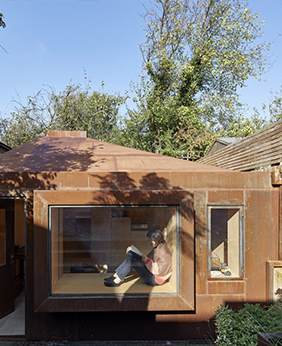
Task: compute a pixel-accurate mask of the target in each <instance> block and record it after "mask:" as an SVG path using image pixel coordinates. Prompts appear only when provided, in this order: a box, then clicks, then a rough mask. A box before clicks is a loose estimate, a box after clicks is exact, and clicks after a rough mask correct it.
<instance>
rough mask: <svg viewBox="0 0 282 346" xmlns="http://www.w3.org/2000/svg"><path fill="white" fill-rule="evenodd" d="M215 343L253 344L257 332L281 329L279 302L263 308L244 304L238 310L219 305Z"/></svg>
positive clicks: (225, 344)
mask: <svg viewBox="0 0 282 346" xmlns="http://www.w3.org/2000/svg"><path fill="white" fill-rule="evenodd" d="M215 324H216V334H217V338H216V341H215V345H220V346H244V345H245V346H255V345H257V333H278V332H281V331H282V309H281V306H280V305H279V304H275V305H271V306H270V307H269V308H263V307H262V306H261V305H259V304H254V305H253V304H245V305H244V307H243V308H242V309H240V310H239V311H237V312H236V311H234V310H232V309H231V308H230V307H228V306H223V305H221V306H220V308H219V309H218V310H217V311H216V321H215Z"/></svg>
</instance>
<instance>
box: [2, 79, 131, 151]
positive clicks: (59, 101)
mask: <svg viewBox="0 0 282 346" xmlns="http://www.w3.org/2000/svg"><path fill="white" fill-rule="evenodd" d="M125 100H126V98H125V97H121V96H120V95H109V94H107V93H105V92H97V91H94V92H92V91H91V88H90V86H89V84H88V86H87V88H86V90H82V89H81V86H80V85H70V86H68V87H67V88H66V89H65V90H64V91H63V92H60V93H58V94H57V93H55V91H54V90H53V89H48V90H46V89H45V90H40V91H39V92H38V93H37V94H36V95H35V96H31V97H28V100H27V105H26V106H24V105H22V104H19V103H16V107H15V111H14V112H12V113H11V114H10V117H5V118H2V119H0V139H1V141H3V142H4V143H6V144H7V145H9V146H10V147H12V148H15V147H17V146H19V145H21V144H23V143H25V142H27V141H29V140H31V139H33V138H36V137H38V136H43V135H45V134H46V132H47V131H48V130H61V131H87V133H88V136H89V137H91V138H95V139H98V140H102V141H107V142H113V141H115V140H116V139H117V137H118V136H119V127H118V120H119V119H118V111H119V108H120V106H121V105H122V104H123V103H124V102H125Z"/></svg>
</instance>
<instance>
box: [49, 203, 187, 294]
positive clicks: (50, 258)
mask: <svg viewBox="0 0 282 346" xmlns="http://www.w3.org/2000/svg"><path fill="white" fill-rule="evenodd" d="M85 207H87V208H138V207H140V208H141V207H143V208H146V207H148V208H166V207H173V208H175V212H176V226H177V230H176V232H177V234H176V292H171V293H169V292H166V293H163V292H162V293H157V292H156V293H154V292H153V293H150V294H149V295H156V294H166V295H170V294H175V293H178V292H179V272H180V269H179V266H180V263H179V257H180V256H179V248H180V235H179V229H180V215H179V214H180V210H179V209H180V208H179V205H112V204H110V205H104V204H101V205H87V206H85V205H70V204H67V205H66V204H64V205H48V255H49V261H48V267H49V268H48V272H49V278H50V280H49V294H50V296H52V297H64V296H66V297H67V296H71V297H75V296H78V297H80V296H84V295H90V296H93V297H95V296H96V297H97V296H100V295H104V293H90V294H87V293H80V294H78V293H53V292H52V280H51V278H52V267H53V266H52V212H51V211H52V208H62V209H63V208H85ZM146 233H147V232H144V239H146ZM73 275H76V274H73ZM126 295H127V296H131V297H132V298H134V297H138V296H145V297H146V296H148V293H142V292H139V293H130V294H128V293H126Z"/></svg>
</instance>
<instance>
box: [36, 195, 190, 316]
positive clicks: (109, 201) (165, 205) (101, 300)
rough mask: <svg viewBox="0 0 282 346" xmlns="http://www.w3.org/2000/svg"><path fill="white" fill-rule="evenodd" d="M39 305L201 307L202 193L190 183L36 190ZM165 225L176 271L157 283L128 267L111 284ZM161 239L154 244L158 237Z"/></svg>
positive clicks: (64, 308) (44, 308) (57, 308)
mask: <svg viewBox="0 0 282 346" xmlns="http://www.w3.org/2000/svg"><path fill="white" fill-rule="evenodd" d="M33 221H34V235H33V241H34V244H36V246H35V247H34V273H35V275H34V311H36V312H72V311H80V312H82V311H193V310H194V304H195V290H194V288H195V282H194V274H195V273H194V269H195V262H194V249H195V241H194V199H193V194H191V193H190V192H189V191H182V190H161V189H160V190H148V191H147V190H146V191H132V192H131V193H130V194H129V192H128V191H123V190H106V191H93V190H80V191H79V192H78V191H77V190H68V191H53V190H50V191H47V190H46V191H42V190H38V191H35V192H34V219H33ZM152 227H158V228H159V229H160V230H161V232H162V233H163V235H164V238H165V240H166V243H167V247H168V248H169V250H170V251H171V254H172V275H171V276H170V277H169V280H168V281H165V282H162V284H161V285H159V286H149V285H147V284H145V282H144V281H143V279H140V278H139V276H137V275H136V272H135V270H134V269H133V270H132V271H129V272H127V274H128V275H127V276H126V277H125V278H124V281H123V283H122V284H121V285H120V286H110V287H109V286H106V285H105V284H104V278H105V277H109V276H111V274H112V273H113V271H114V270H115V269H116V266H117V265H118V264H120V262H121V261H123V260H124V259H125V258H126V248H127V247H128V246H129V245H131V244H132V245H134V246H136V247H137V248H139V250H140V251H141V252H142V253H145V254H148V252H149V251H150V250H151V245H150V244H149V243H148V241H147V231H148V230H149V229H150V228H152ZM152 245H153V244H152Z"/></svg>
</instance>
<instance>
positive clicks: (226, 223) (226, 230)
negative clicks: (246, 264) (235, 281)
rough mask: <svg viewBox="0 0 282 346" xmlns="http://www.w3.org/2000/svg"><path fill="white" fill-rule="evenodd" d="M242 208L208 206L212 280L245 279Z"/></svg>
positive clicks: (209, 264)
mask: <svg viewBox="0 0 282 346" xmlns="http://www.w3.org/2000/svg"><path fill="white" fill-rule="evenodd" d="M242 216H243V209H242V207H239V206H238V207H235V206H234V207H233V206H232V207H221V206H208V217H209V220H208V235H209V254H210V256H208V270H209V277H210V278H219V279H229V278H242V277H243V232H242V225H243V224H242Z"/></svg>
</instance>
